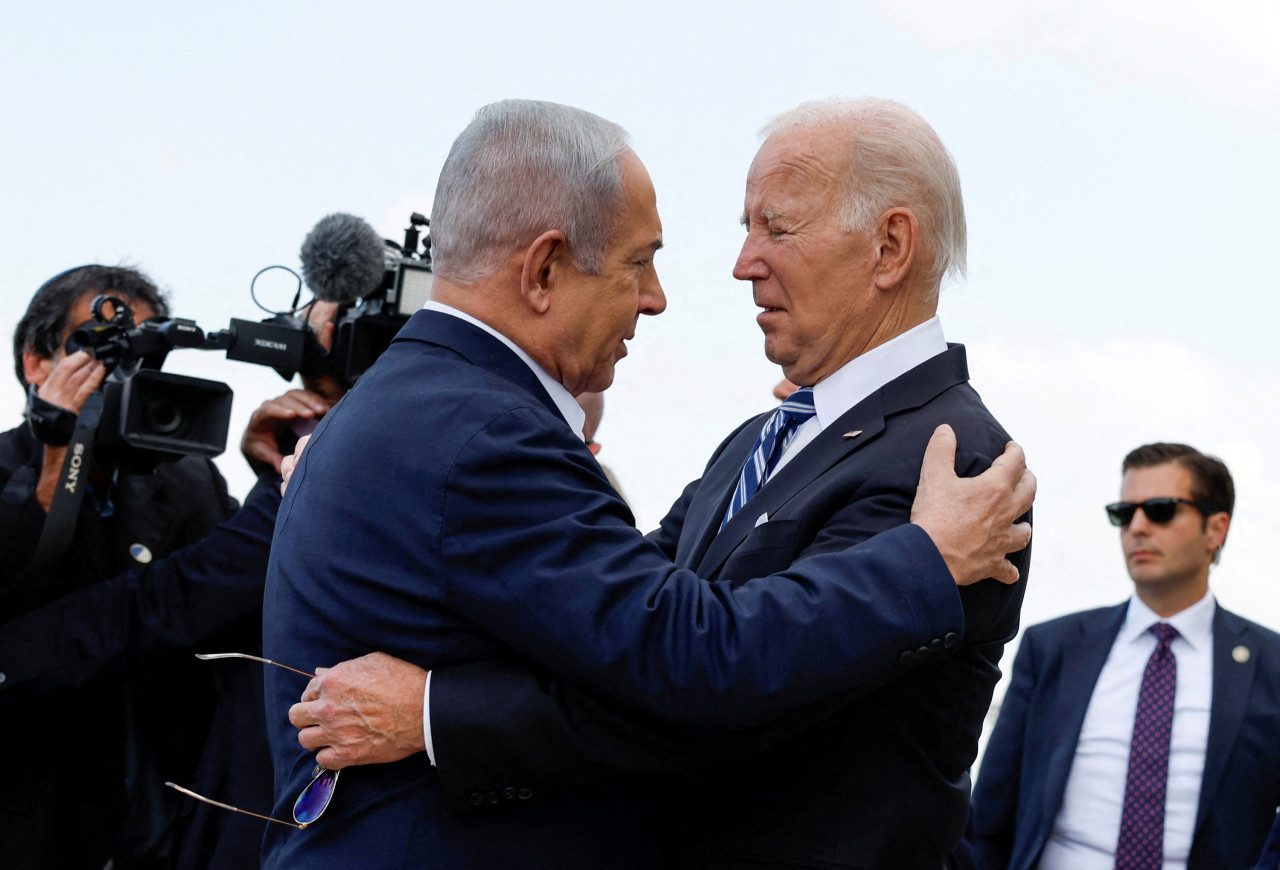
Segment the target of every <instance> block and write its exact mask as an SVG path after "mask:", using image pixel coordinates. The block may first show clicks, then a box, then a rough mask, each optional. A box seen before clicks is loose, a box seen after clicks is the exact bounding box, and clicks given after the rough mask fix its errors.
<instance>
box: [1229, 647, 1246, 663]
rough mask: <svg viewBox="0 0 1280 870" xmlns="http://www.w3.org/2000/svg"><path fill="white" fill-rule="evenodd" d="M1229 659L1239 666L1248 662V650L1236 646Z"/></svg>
mask: <svg viewBox="0 0 1280 870" xmlns="http://www.w3.org/2000/svg"><path fill="white" fill-rule="evenodd" d="M1231 658H1233V659H1235V661H1237V662H1239V663H1240V664H1244V663H1245V662H1247V661H1249V648H1248V647H1247V646H1238V647H1236V648H1235V649H1233V650H1232V651H1231Z"/></svg>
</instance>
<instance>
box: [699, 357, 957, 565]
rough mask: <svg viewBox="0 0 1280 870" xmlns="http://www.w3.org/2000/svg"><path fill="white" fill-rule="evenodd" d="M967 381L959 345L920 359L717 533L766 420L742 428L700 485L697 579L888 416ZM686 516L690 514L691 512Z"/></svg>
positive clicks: (868, 439) (833, 427) (869, 437)
mask: <svg viewBox="0 0 1280 870" xmlns="http://www.w3.org/2000/svg"><path fill="white" fill-rule="evenodd" d="M968 379H969V371H968V366H967V364H966V361H965V351H964V347H963V346H962V345H951V346H949V347H948V348H947V350H946V351H945V352H943V353H940V354H938V355H937V356H935V357H932V358H931V359H928V360H925V361H924V362H923V363H921V364H920V365H918V366H916V367H915V368H913V369H911V370H910V371H908V372H906V373H904V374H903V375H901V376H899V377H897V378H895V379H894V380H892V381H890V382H889V383H887V384H885V385H884V386H883V387H881V388H880V389H879V390H877V391H876V392H874V393H872V394H871V395H869V396H867V398H865V399H863V400H862V401H861V402H859V403H858V404H857V405H854V406H853V407H852V408H850V409H849V410H848V411H846V412H845V413H844V414H842V415H841V416H840V417H839V418H837V419H836V420H835V422H833V423H831V424H830V425H828V426H827V427H826V428H825V429H823V430H822V433H821V434H820V435H818V437H817V438H815V439H814V440H813V441H812V442H810V443H809V444H808V445H807V446H806V447H805V448H804V449H803V450H801V451H800V453H799V454H797V455H796V456H795V457H794V458H793V459H792V460H791V461H790V462H788V463H787V464H786V465H785V466H784V467H783V468H782V470H781V471H779V472H778V473H777V474H775V475H774V476H773V477H771V478H769V480H768V481H767V482H766V483H765V485H764V486H763V487H761V488H760V490H759V492H757V493H756V494H755V495H754V496H753V497H752V498H751V500H750V501H748V502H747V503H746V504H745V505H744V506H743V507H742V510H740V511H738V513H736V514H734V516H733V519H731V520H730V521H729V522H728V523H727V524H726V525H725V527H724V528H723V529H720V530H719V534H717V533H716V530H717V529H718V528H719V525H720V520H721V519H722V518H723V517H724V511H725V507H726V506H727V505H728V504H729V498H730V496H731V494H732V491H733V487H735V486H736V485H737V482H738V476H739V475H740V474H741V472H742V466H743V464H744V463H745V462H746V461H747V456H749V455H750V453H751V449H752V447H753V446H754V444H755V439H756V438H757V437H758V436H759V434H760V429H761V428H762V427H763V426H764V423H765V421H766V420H768V419H769V415H763V416H761V417H760V419H759V421H758V422H757V423H756V424H754V425H752V426H748V427H747V428H746V429H744V430H743V433H744V434H746V433H750V438H739V439H736V440H735V442H734V444H733V445H731V447H732V449H726V450H725V451H724V453H723V454H722V457H721V462H720V463H717V466H718V465H720V464H722V463H723V464H724V465H725V466H726V467H725V468H724V469H720V468H718V467H713V468H714V470H715V472H716V474H715V479H714V485H713V482H712V480H710V479H706V480H704V485H703V486H701V487H699V495H700V496H701V495H702V494H703V492H706V493H707V496H708V498H707V501H708V502H709V503H710V504H709V506H708V509H707V510H706V512H705V513H699V519H700V520H701V521H702V524H701V525H700V526H699V527H697V529H696V532H697V537H696V540H698V541H699V542H709V544H706V545H705V546H706V552H705V555H703V556H702V557H701V558H700V559H697V558H696V553H691V556H692V557H693V558H694V560H695V561H696V562H697V572H698V576H700V577H711V576H713V575H714V574H715V572H716V571H718V570H719V569H720V567H721V566H722V565H723V564H724V562H725V560H726V559H728V558H729V556H730V554H732V553H733V551H734V550H735V549H736V548H737V547H738V546H739V545H740V544H741V543H742V542H743V541H744V540H746V537H747V535H749V534H750V533H751V530H752V529H753V528H755V526H756V522H757V521H758V520H759V518H760V517H761V515H763V514H769V515H770V516H772V515H773V514H774V513H775V512H776V511H778V510H779V509H781V508H782V507H783V506H785V505H786V504H787V502H789V501H791V499H793V498H795V497H796V495H798V494H799V493H800V492H802V491H803V490H804V488H805V487H807V486H808V485H809V484H811V483H813V481H814V480H816V479H817V478H818V477H819V476H821V475H822V474H823V473H824V472H826V471H827V470H828V469H830V468H831V467H832V466H834V465H836V464H837V463H838V462H840V461H842V460H843V459H844V458H845V457H847V456H849V455H850V454H851V453H853V452H854V451H857V450H860V449H862V448H863V447H865V446H866V445H867V444H870V443H872V442H873V441H875V439H876V438H877V437H878V436H879V435H880V434H881V433H882V432H883V431H884V428H885V420H886V419H887V418H888V417H891V416H892V415H894V414H898V413H901V412H903V411H908V410H912V409H914V408H918V407H920V406H921V405H924V404H926V403H928V402H929V401H931V400H932V399H933V398H935V397H936V396H938V395H939V394H941V393H943V392H945V391H946V390H949V389H950V388H951V387H954V386H956V385H957V384H962V383H964V382H965V381H967V380H968ZM695 501H696V500H695ZM715 505H718V506H719V511H718V512H716V511H715V510H714V506H715ZM690 512H691V513H692V508H691V511H690Z"/></svg>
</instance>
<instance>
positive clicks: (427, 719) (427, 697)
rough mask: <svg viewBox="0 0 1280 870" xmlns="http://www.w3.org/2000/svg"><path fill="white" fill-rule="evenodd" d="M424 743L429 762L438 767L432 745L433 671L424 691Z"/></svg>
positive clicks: (428, 674)
mask: <svg viewBox="0 0 1280 870" xmlns="http://www.w3.org/2000/svg"><path fill="white" fill-rule="evenodd" d="M422 741H423V742H424V743H425V744H426V745H427V760H428V761H430V762H431V766H432V767H435V766H436V751H435V748H434V747H432V745H431V671H427V683H426V685H425V686H424V687H423V689H422Z"/></svg>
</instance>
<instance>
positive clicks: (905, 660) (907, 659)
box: [898, 649, 916, 665]
mask: <svg viewBox="0 0 1280 870" xmlns="http://www.w3.org/2000/svg"><path fill="white" fill-rule="evenodd" d="M915 657H916V654H915V653H913V652H912V651H911V650H909V649H904V650H903V651H902V655H900V656H898V664H900V665H905V664H910V663H911V661H912V659H914V658H915Z"/></svg>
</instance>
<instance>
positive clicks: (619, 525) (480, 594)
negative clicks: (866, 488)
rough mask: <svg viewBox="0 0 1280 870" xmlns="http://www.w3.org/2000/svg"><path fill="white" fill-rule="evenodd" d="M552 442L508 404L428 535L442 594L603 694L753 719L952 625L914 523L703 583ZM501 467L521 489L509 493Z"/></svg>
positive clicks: (812, 695)
mask: <svg viewBox="0 0 1280 870" xmlns="http://www.w3.org/2000/svg"><path fill="white" fill-rule="evenodd" d="M556 436H559V437H556ZM563 437H565V436H564V435H563V434H562V433H547V432H546V431H545V428H544V427H539V426H537V425H534V423H533V422H532V421H531V420H530V419H529V416H528V412H527V411H524V410H523V409H516V410H514V411H511V412H509V413H506V414H502V415H500V416H499V417H497V418H496V419H495V420H493V421H492V422H491V423H489V424H488V425H486V427H485V428H484V429H483V430H482V431H480V432H479V433H478V434H476V435H475V436H474V437H472V438H471V439H470V441H471V443H469V444H468V445H467V446H466V447H465V448H464V449H462V450H461V451H460V452H459V454H458V455H457V457H456V459H455V460H454V462H453V467H452V469H451V471H450V474H449V480H448V483H447V486H446V487H445V503H444V504H443V505H442V507H441V510H440V517H441V523H440V528H439V532H438V535H439V537H438V544H437V546H438V547H439V552H441V553H442V555H443V558H442V563H443V566H444V573H445V576H446V579H447V583H448V586H447V601H448V605H449V606H450V608H451V609H453V610H454V611H455V612H456V613H458V614H460V615H461V616H462V617H463V618H465V619H466V620H467V621H468V622H469V623H471V624H473V625H475V626H477V627H478V628H479V629H480V630H482V631H483V632H484V633H485V634H487V635H489V636H492V637H500V638H502V639H503V640H504V641H505V642H506V643H507V644H508V645H509V646H510V647H511V649H512V650H514V652H515V653H517V654H518V655H521V656H524V657H526V658H529V659H531V660H532V661H535V662H538V663H539V664H541V665H542V666H543V667H545V668H547V669H549V670H550V671H552V672H554V673H557V674H559V675H561V676H562V677H564V678H566V679H567V680H569V681H570V682H574V683H577V684H579V685H581V686H582V687H583V688H585V689H587V690H591V691H595V692H597V693H599V694H601V695H602V696H603V697H604V698H605V699H606V700H608V701H610V702H612V703H615V704H618V705H620V706H621V707H623V708H626V709H630V710H643V711H645V712H646V713H647V714H648V715H650V716H652V717H654V718H655V719H657V720H659V721H664V722H668V723H672V724H675V725H677V726H685V727H690V728H693V729H712V730H722V729H725V728H742V727H752V726H754V725H756V724H759V723H762V722H765V721H768V720H769V719H771V718H774V717H776V716H777V715H779V714H780V713H782V712H784V711H787V710H791V709H795V708H797V707H802V706H804V705H806V704H809V703H812V702H814V701H817V700H818V699H820V698H823V697H826V696H828V695H832V694H836V693H839V692H844V691H849V690H851V689H854V688H857V687H859V686H863V685H868V684H873V683H878V682H880V681H882V680H884V679H886V678H887V675H891V674H893V673H894V672H896V671H898V670H899V669H901V668H902V667H904V664H903V662H902V661H901V659H900V656H901V653H902V652H903V651H904V650H906V649H916V648H917V647H919V646H920V645H928V644H929V643H930V642H931V641H932V640H933V639H935V638H940V637H942V636H943V635H945V634H947V633H949V632H960V631H962V629H963V625H962V621H963V614H962V610H961V605H960V601H959V595H958V594H957V591H956V586H955V583H954V581H953V580H952V578H951V574H950V572H949V571H948V570H947V567H946V564H945V563H944V562H943V561H942V558H941V556H940V555H939V554H938V552H937V549H936V548H935V547H934V546H933V543H932V541H930V540H929V537H928V535H926V534H925V533H924V531H923V530H922V529H920V528H919V527H918V526H912V525H904V526H901V527H899V528H896V529H893V530H891V531H889V532H887V533H885V534H884V535H881V536H878V537H877V538H875V539H874V540H871V541H867V542H865V543H863V544H862V545H861V546H859V547H856V548H851V549H845V550H840V551H836V552H829V553H822V554H819V555H815V556H812V557H807V558H803V559H800V560H799V561H798V562H796V563H795V564H794V565H792V566H790V567H789V568H787V569H786V570H784V571H780V572H778V573H775V574H773V575H771V576H767V577H756V578H753V579H749V580H746V581H745V582H742V583H740V584H737V583H735V584H730V583H728V582H725V581H715V582H707V581H703V580H700V579H699V578H698V577H697V576H696V575H694V574H693V573H692V572H691V571H688V570H684V569H678V568H675V567H674V566H673V565H672V564H671V561H670V559H668V558H667V557H666V556H665V555H664V554H663V553H662V552H661V551H660V550H659V549H658V548H657V547H655V546H654V545H653V544H652V543H650V542H649V541H646V540H645V539H644V538H641V537H639V536H637V535H636V533H635V529H634V528H633V527H632V526H630V525H629V524H628V523H626V522H624V521H621V520H620V519H619V510H620V509H622V505H621V502H619V501H618V500H617V498H616V496H615V495H614V494H613V493H612V492H611V491H610V490H608V489H607V488H602V487H601V486H600V480H599V477H600V476H599V471H598V467H596V468H588V467H587V466H585V465H583V464H582V462H581V460H580V459H579V458H578V456H577V454H578V453H581V451H576V452H575V451H566V450H565V449H564V442H563V441H562V440H561V439H562V438H563ZM547 439H551V441H554V443H551V441H548V440H547ZM513 469H519V472H520V474H521V475H522V477H523V478H524V480H525V481H527V482H529V483H530V484H531V485H518V484H517V485H515V486H513ZM585 474H590V476H591V480H590V481H588V480H587V479H585V478H584V475H585ZM534 481H536V485H532V483H533V482H534ZM495 504H501V505H502V511H501V515H497V514H496V513H495V511H494V509H493V506H494V505H495ZM424 567H425V566H424Z"/></svg>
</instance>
